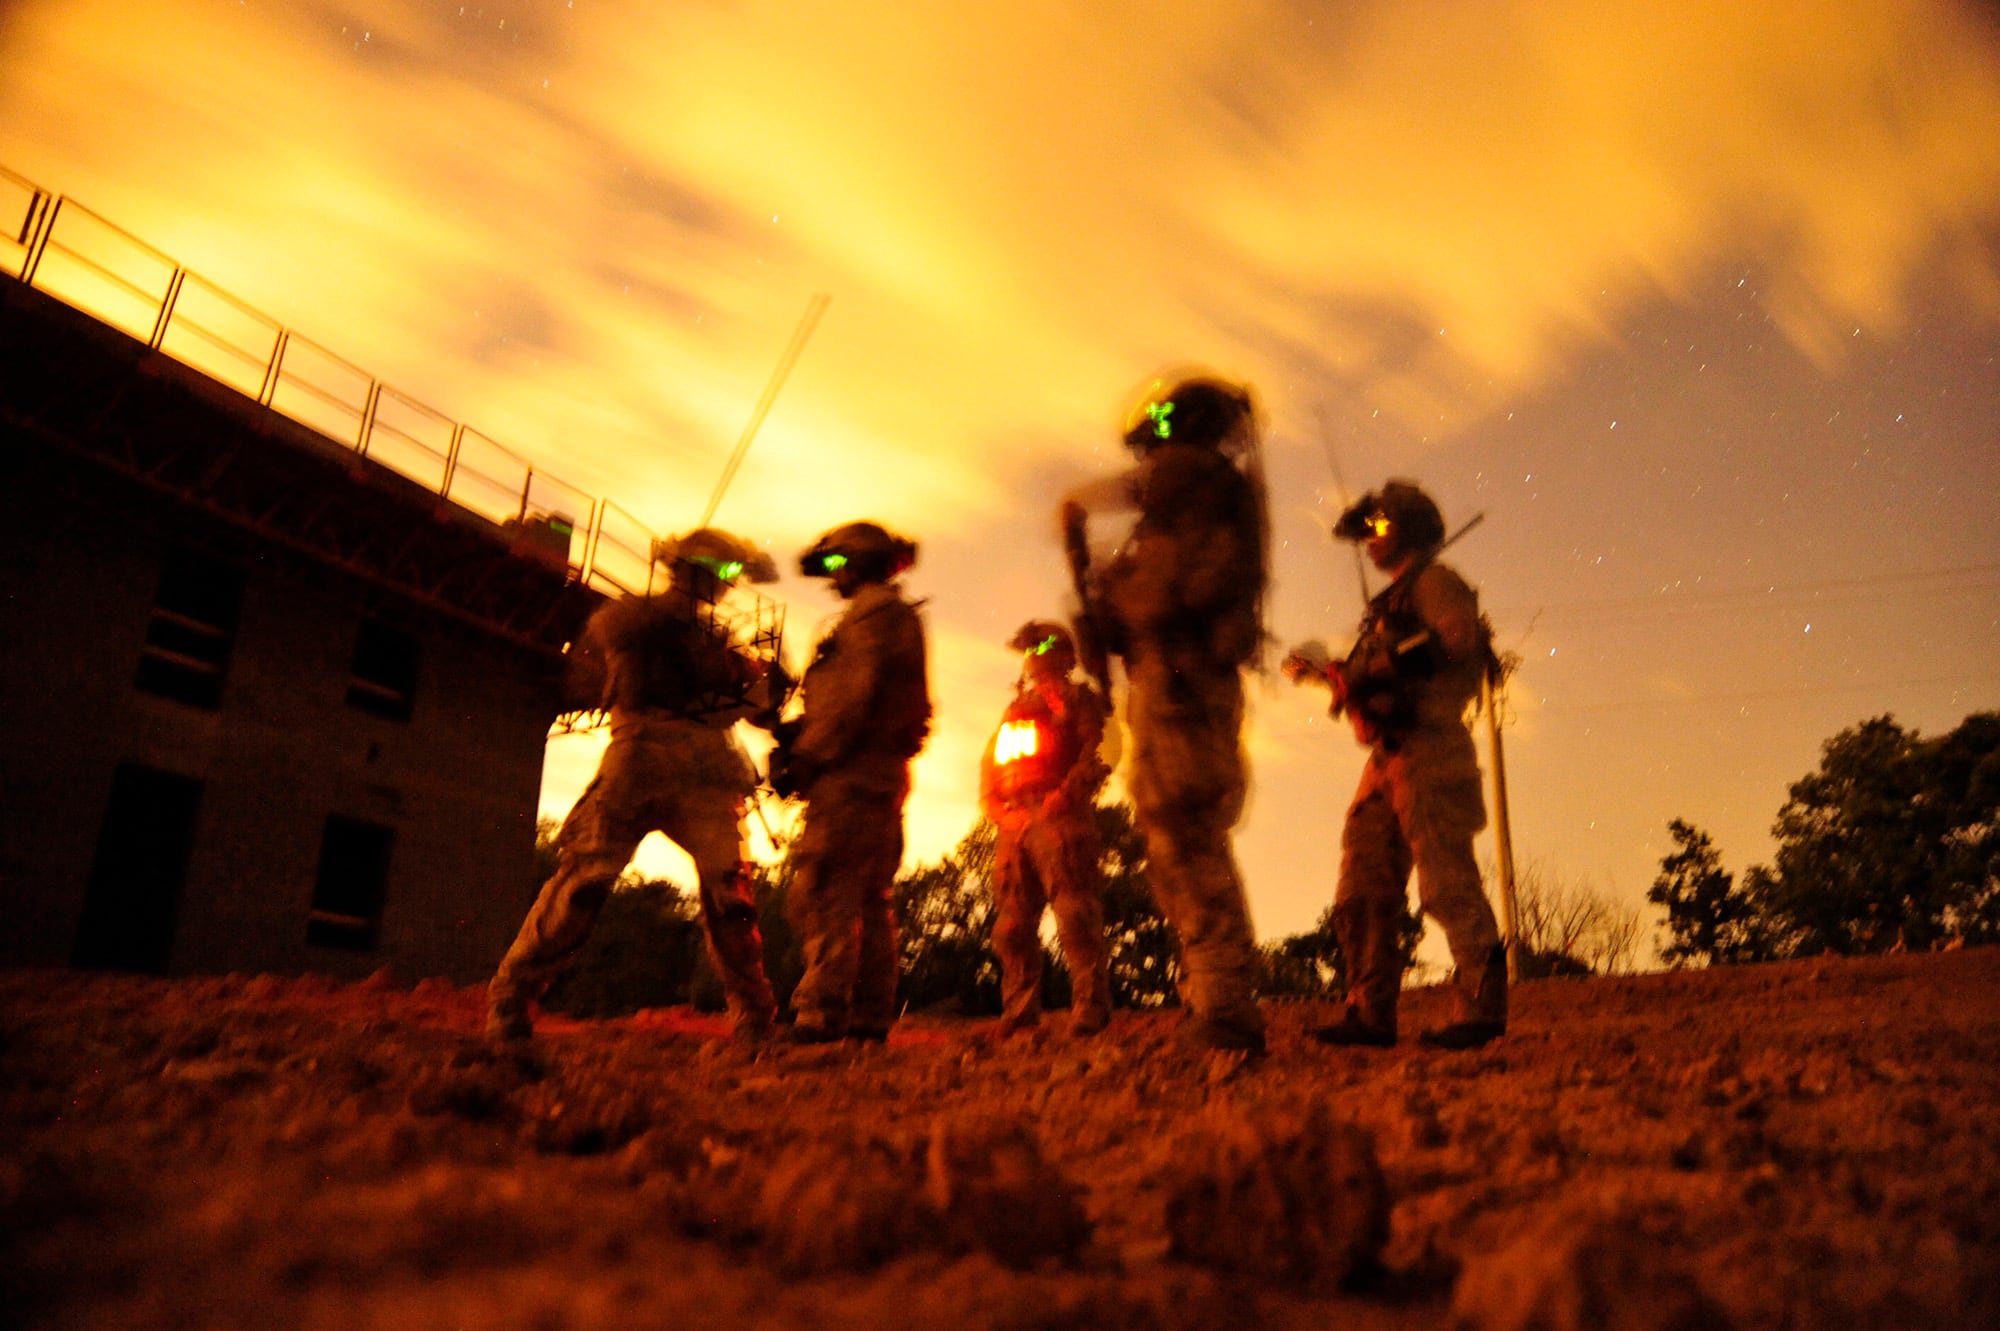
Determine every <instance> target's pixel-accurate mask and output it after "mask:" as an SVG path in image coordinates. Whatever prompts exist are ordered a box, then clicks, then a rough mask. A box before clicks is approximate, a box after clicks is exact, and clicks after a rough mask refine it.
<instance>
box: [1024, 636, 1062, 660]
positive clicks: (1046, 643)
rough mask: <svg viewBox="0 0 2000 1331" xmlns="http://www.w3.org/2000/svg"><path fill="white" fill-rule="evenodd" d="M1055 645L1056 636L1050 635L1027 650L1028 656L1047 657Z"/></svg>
mask: <svg viewBox="0 0 2000 1331" xmlns="http://www.w3.org/2000/svg"><path fill="white" fill-rule="evenodd" d="M1055 645H1056V635H1055V634H1053V633H1051V634H1050V635H1049V636H1048V637H1046V638H1043V639H1042V640H1041V641H1040V642H1038V643H1036V644H1035V645H1034V646H1033V647H1030V648H1028V655H1029V656H1047V655H1048V654H1049V653H1050V652H1051V651H1053V650H1054V649H1055Z"/></svg>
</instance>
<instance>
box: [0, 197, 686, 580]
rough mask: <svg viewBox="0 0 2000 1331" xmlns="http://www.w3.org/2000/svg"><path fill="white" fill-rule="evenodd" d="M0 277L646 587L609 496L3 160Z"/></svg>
mask: <svg viewBox="0 0 2000 1331" xmlns="http://www.w3.org/2000/svg"><path fill="white" fill-rule="evenodd" d="M0 272H4V273H5V274H7V275H8V276H11V277H15V278H18V279H19V280H20V281H22V282H24V283H26V284H27V285H29V286H32V287H35V288H37V289H39V290H41V291H43V292H46V293H47V294H49V295H51V296H54V297H55V298H57V299H58V300H61V301H63V302H64V303H65V304H68V305H71V306H74V307H75V308H77V309H79V310H82V311H83V312H84V313H86V314H88V315H91V316H92V317H93V318H96V319H98V320H100V321H101V322H103V323H106V324H109V325H111V326H112V327H113V328H117V329H119V330H120V331H122V332H125V333H127V334H130V335H131V336H132V337H134V338H136V339H138V340H140V341H142V342H144V343H145V344H146V345H147V346H149V347H151V348H153V349H154V350H156V351H159V352H161V353H163V354H165V355H168V356H171V357H173V358H174V359H175V360H178V361H180V362H181V363H182V364H184V365H187V366H189V367H191V368H193V369H195V370H197V371H199V372H201V373H202V374H205V375H207V376H208V377H209V378H211V379H214V380H215V381H216V382H218V383H220V384H223V385H225V386H227V387H229V388H232V389H234V390H235V391H237V392H238V393H241V394H242V395H243V396H244V397H246V398H249V399H251V400H252V401H254V402H256V403H258V404H259V405H261V406H264V407H267V408H269V409H271V410H272V411H276V412H278V413H280V414H282V415H284V416H287V417H289V418H290V419H292V420H294V421H297V422H298V423H299V424H301V425H304V426H305V427H307V428H308V429H310V430H312V431H314V432H315V433H317V434H320V435H324V436H325V437H326V438H328V439H331V440H333V441H334V442H336V443H338V444H341V445H343V446H345V447H347V448H351V449H353V450H354V451H355V453H356V454H358V455H359V456H362V457H366V458H370V459H372V460H373V461H375V462H378V463H380V464H381V465H383V466H385V467H388V468H389V469H390V470H392V471H395V472H397V473H399V474H400V475H403V476H405V477H408V478H409V479H410V480H412V481H414V482H416V483H417V484H418V485H421V486H423V487H424V488H425V489H427V490H430V491H432V492H433V493H435V494H437V495H439V496H441V497H442V498H445V499H448V500H450V501H451V502H452V503H454V504H456V505H458V506H459V507H461V508H464V509H466V510H467V511H469V512H472V513H476V514H479V515H480V516H481V517H484V518H486V519H487V520H489V521H491V522H493V523H496V524H498V525H499V526H501V527H502V528H504V529H513V530H514V534H515V537H516V540H517V543H519V544H522V545H523V546H525V547H527V548H529V549H532V550H533V551H535V552H536V553H537V554H538V555H542V556H544V557H551V558H552V557H554V556H556V555H558V554H560V556H561V558H562V559H563V561H564V563H565V565H566V567H567V568H568V570H569V572H570V575H571V576H572V577H574V578H576V579H577V580H579V581H581V582H583V583H585V584H587V585H589V586H591V587H593V588H595V589H597V590H599V591H605V592H611V593H618V592H639V593H644V592H646V591H647V590H648V589H649V586H650V583H651V579H652V571H653V548H654V542H655V536H654V533H653V532H652V531H651V530H649V529H648V528H647V527H646V526H645V525H644V524H642V523H640V522H639V521H638V519H636V518H634V517H633V516H632V515H631V514H629V513H627V512H625V511H624V510H623V509H621V508H619V507H617V506H616V505H615V504H613V503H611V502H610V501H609V500H603V499H596V498H593V497H592V496H590V495H587V494H585V493H584V492H583V491H582V490H580V489H578V488H577V487H575V486H573V485H570V484H568V483H567V482H565V481H561V480H558V479H557V478H556V477H554V476H551V475H549V474H548V473H547V472H544V471H539V470H537V469H536V468H535V466H534V464H533V463H531V462H530V461H528V459H526V458H524V457H522V456H521V455H519V454H517V453H515V452H513V451H512V450H510V449H508V448H506V447H504V446H502V445H501V444H499V443H497V442H495V441H494V440H493V439H491V438H489V437H488V436H486V435H484V434H481V433H480V432H479V431H477V430H475V429H473V428H472V427H470V426H468V425H466V424H465V423H464V422H461V421H455V420H453V419H452V418H451V417H449V416H447V415H445V414H444V413H443V412H441V411H438V410H437V409H435V408H433V407H430V406H428V405H426V404H424V403H422V402H419V401H417V400H416V399H415V398H413V397H410V396H409V395H408V394H406V393H403V392H400V391H398V390H397V389H394V388H391V387H389V386H388V385H387V384H385V383H383V382H382V381H381V380H379V379H377V378H375V377H374V376H373V375H371V374H369V373H368V372H367V371H366V370H364V369H362V368H361V367H360V366H358V365H355V364H353V363H352V362H349V361H347V360H343V359H342V358H341V357H339V356H337V355H335V354H334V353H333V352H331V351H329V350H327V349H326V348H325V347H322V346H320V345H319V344H318V343H316V342H313V341H311V340H309V339H307V338H304V337H301V336H299V335H298V334H297V333H295V332H293V331H292V330H291V329H289V328H286V327H285V326H284V325H283V324H281V323H279V322H278V321H277V320H276V319H273V318H271V317H270V316H268V315H265V314H263V313H260V312H259V311H258V310H256V309H254V308H252V307H251V306H250V305H248V304H247V303H245V302H244V301H242V300H239V299H238V298H237V297H235V296H232V295H231V294H229V293H228V292H227V291H224V290H223V289H222V288H221V287H218V286H216V285H215V284H214V283H212V282H210V281H208V280H207V279H206V278H203V277H202V276H200V275H199V274H197V273H194V272H191V271H189V270H188V269H187V268H184V267H182V266H181V265H180V264H179V263H177V262H175V261H174V259H173V258H172V257H171V256H170V255H168V254H166V253H164V252H162V251H160V250H157V249H155V248H154V247H153V246H151V245H148V244H147V243H146V242H145V241H143V240H140V239H139V238H138V237H137V236H134V235H132V234H131V233H130V232H128V231H126V230H124V229H123V228H121V227H119V226H117V225H115V224H113V223H112V222H110V221H108V220H106V219H105V218H103V217H100V216H98V215H97V214H96V213H93V212H91V211H90V210H89V209H88V208H85V207H83V206H82V205H81V204H79V203H77V202H76V201H75V200H74V199H69V198H65V197H64V196H62V195H60V194H56V193H54V192H53V191H51V190H46V189H43V188H42V187H41V186H39V185H37V184H35V183H34V182H33V181H31V180H28V179H26V178H25V177H23V176H20V175H17V174H15V173H14V172H13V171H10V170H8V169H7V168H6V167H4V166H0Z"/></svg>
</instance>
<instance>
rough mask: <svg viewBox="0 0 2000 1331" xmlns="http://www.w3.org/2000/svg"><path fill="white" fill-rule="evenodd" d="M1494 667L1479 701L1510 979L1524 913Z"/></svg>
mask: <svg viewBox="0 0 2000 1331" xmlns="http://www.w3.org/2000/svg"><path fill="white" fill-rule="evenodd" d="M1494 674H1495V672H1494V671H1491V670H1489V671H1487V672H1486V673H1485V674H1484V675H1482V676H1481V677H1480V680H1479V701H1480V704H1481V706H1483V707H1484V708H1485V709H1486V736H1487V741H1488V743H1489V745H1490V747H1491V748H1492V750H1493V858H1494V860H1495V861H1496V866H1497V867H1496V874H1497V876H1498V878H1499V880H1500V939H1501V941H1502V942H1503V943H1505V944H1506V945H1507V979H1508V981H1509V982H1510V983H1511V982H1513V981H1515V980H1518V979H1520V978H1521V949H1520V935H1521V917H1520V911H1519V910H1518V908H1517V907H1516V905H1515V902H1514V832H1513V828H1512V826H1511V825H1510V824H1509V823H1508V820H1507V756H1506V752H1505V750H1504V749H1502V748H1501V745H1500V692H1499V690H1498V689H1497V688H1495V687H1494V681H1493V677H1494Z"/></svg>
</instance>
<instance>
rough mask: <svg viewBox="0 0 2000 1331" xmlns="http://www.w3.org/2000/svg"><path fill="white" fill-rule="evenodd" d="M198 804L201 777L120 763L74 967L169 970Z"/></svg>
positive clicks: (92, 868)
mask: <svg viewBox="0 0 2000 1331" xmlns="http://www.w3.org/2000/svg"><path fill="white" fill-rule="evenodd" d="M200 805H201V782H199V781H196V780H194V779H193V778H191V777H185V776H178V775H176V774H174V773H172V772H162V771H159V770H158V769H156V768H152V767H141V766H140V765H138V764H137V763H120V764H119V766H118V770H117V772H116V773H114V774H113V776H112V778H111V800H110V803H109V804H107V805H106V807H105V810H104V824H103V826H102V828H101V829H100V830H99V832H98V836H97V856H96V859H95V860H94V861H93V862H92V864H91V866H90V882H89V885H88V886H87V887H85V889H84V896H83V917H82V918H81V919H80V920H79V921H78V922H77V926H76V940H75V943H74V945H73V946H72V948H71V951H70V965H72V966H78V967H86V968H94V969H102V970H125V971H144V972H147V973H150V974H154V975H164V974H165V973H166V970H167V961H168V958H169V956H170V955H171V953H172V951H173V943H174V921H175V917H176V916H177V915H178V914H179V913H180V901H181V888H182V886H183V885H184V884H185V882H186V880H187V866H188V856H189V854H190V852H192V851H193V849H194V820H195V813H196V812H197V810H198V809H199V808H200Z"/></svg>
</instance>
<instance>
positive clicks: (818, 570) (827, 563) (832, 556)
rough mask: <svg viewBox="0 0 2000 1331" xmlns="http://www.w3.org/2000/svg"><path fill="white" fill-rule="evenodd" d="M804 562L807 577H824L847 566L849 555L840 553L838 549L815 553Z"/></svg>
mask: <svg viewBox="0 0 2000 1331" xmlns="http://www.w3.org/2000/svg"><path fill="white" fill-rule="evenodd" d="M803 562H804V565H805V574H806V576H807V577H809V578H823V577H826V576H827V575H828V574H832V573H838V572H840V570H842V569H844V568H846V567H847V556H846V555H843V554H840V553H839V552H838V551H828V552H827V553H826V554H822V555H813V556H811V557H810V558H809V559H807V560H805V561H803Z"/></svg>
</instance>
